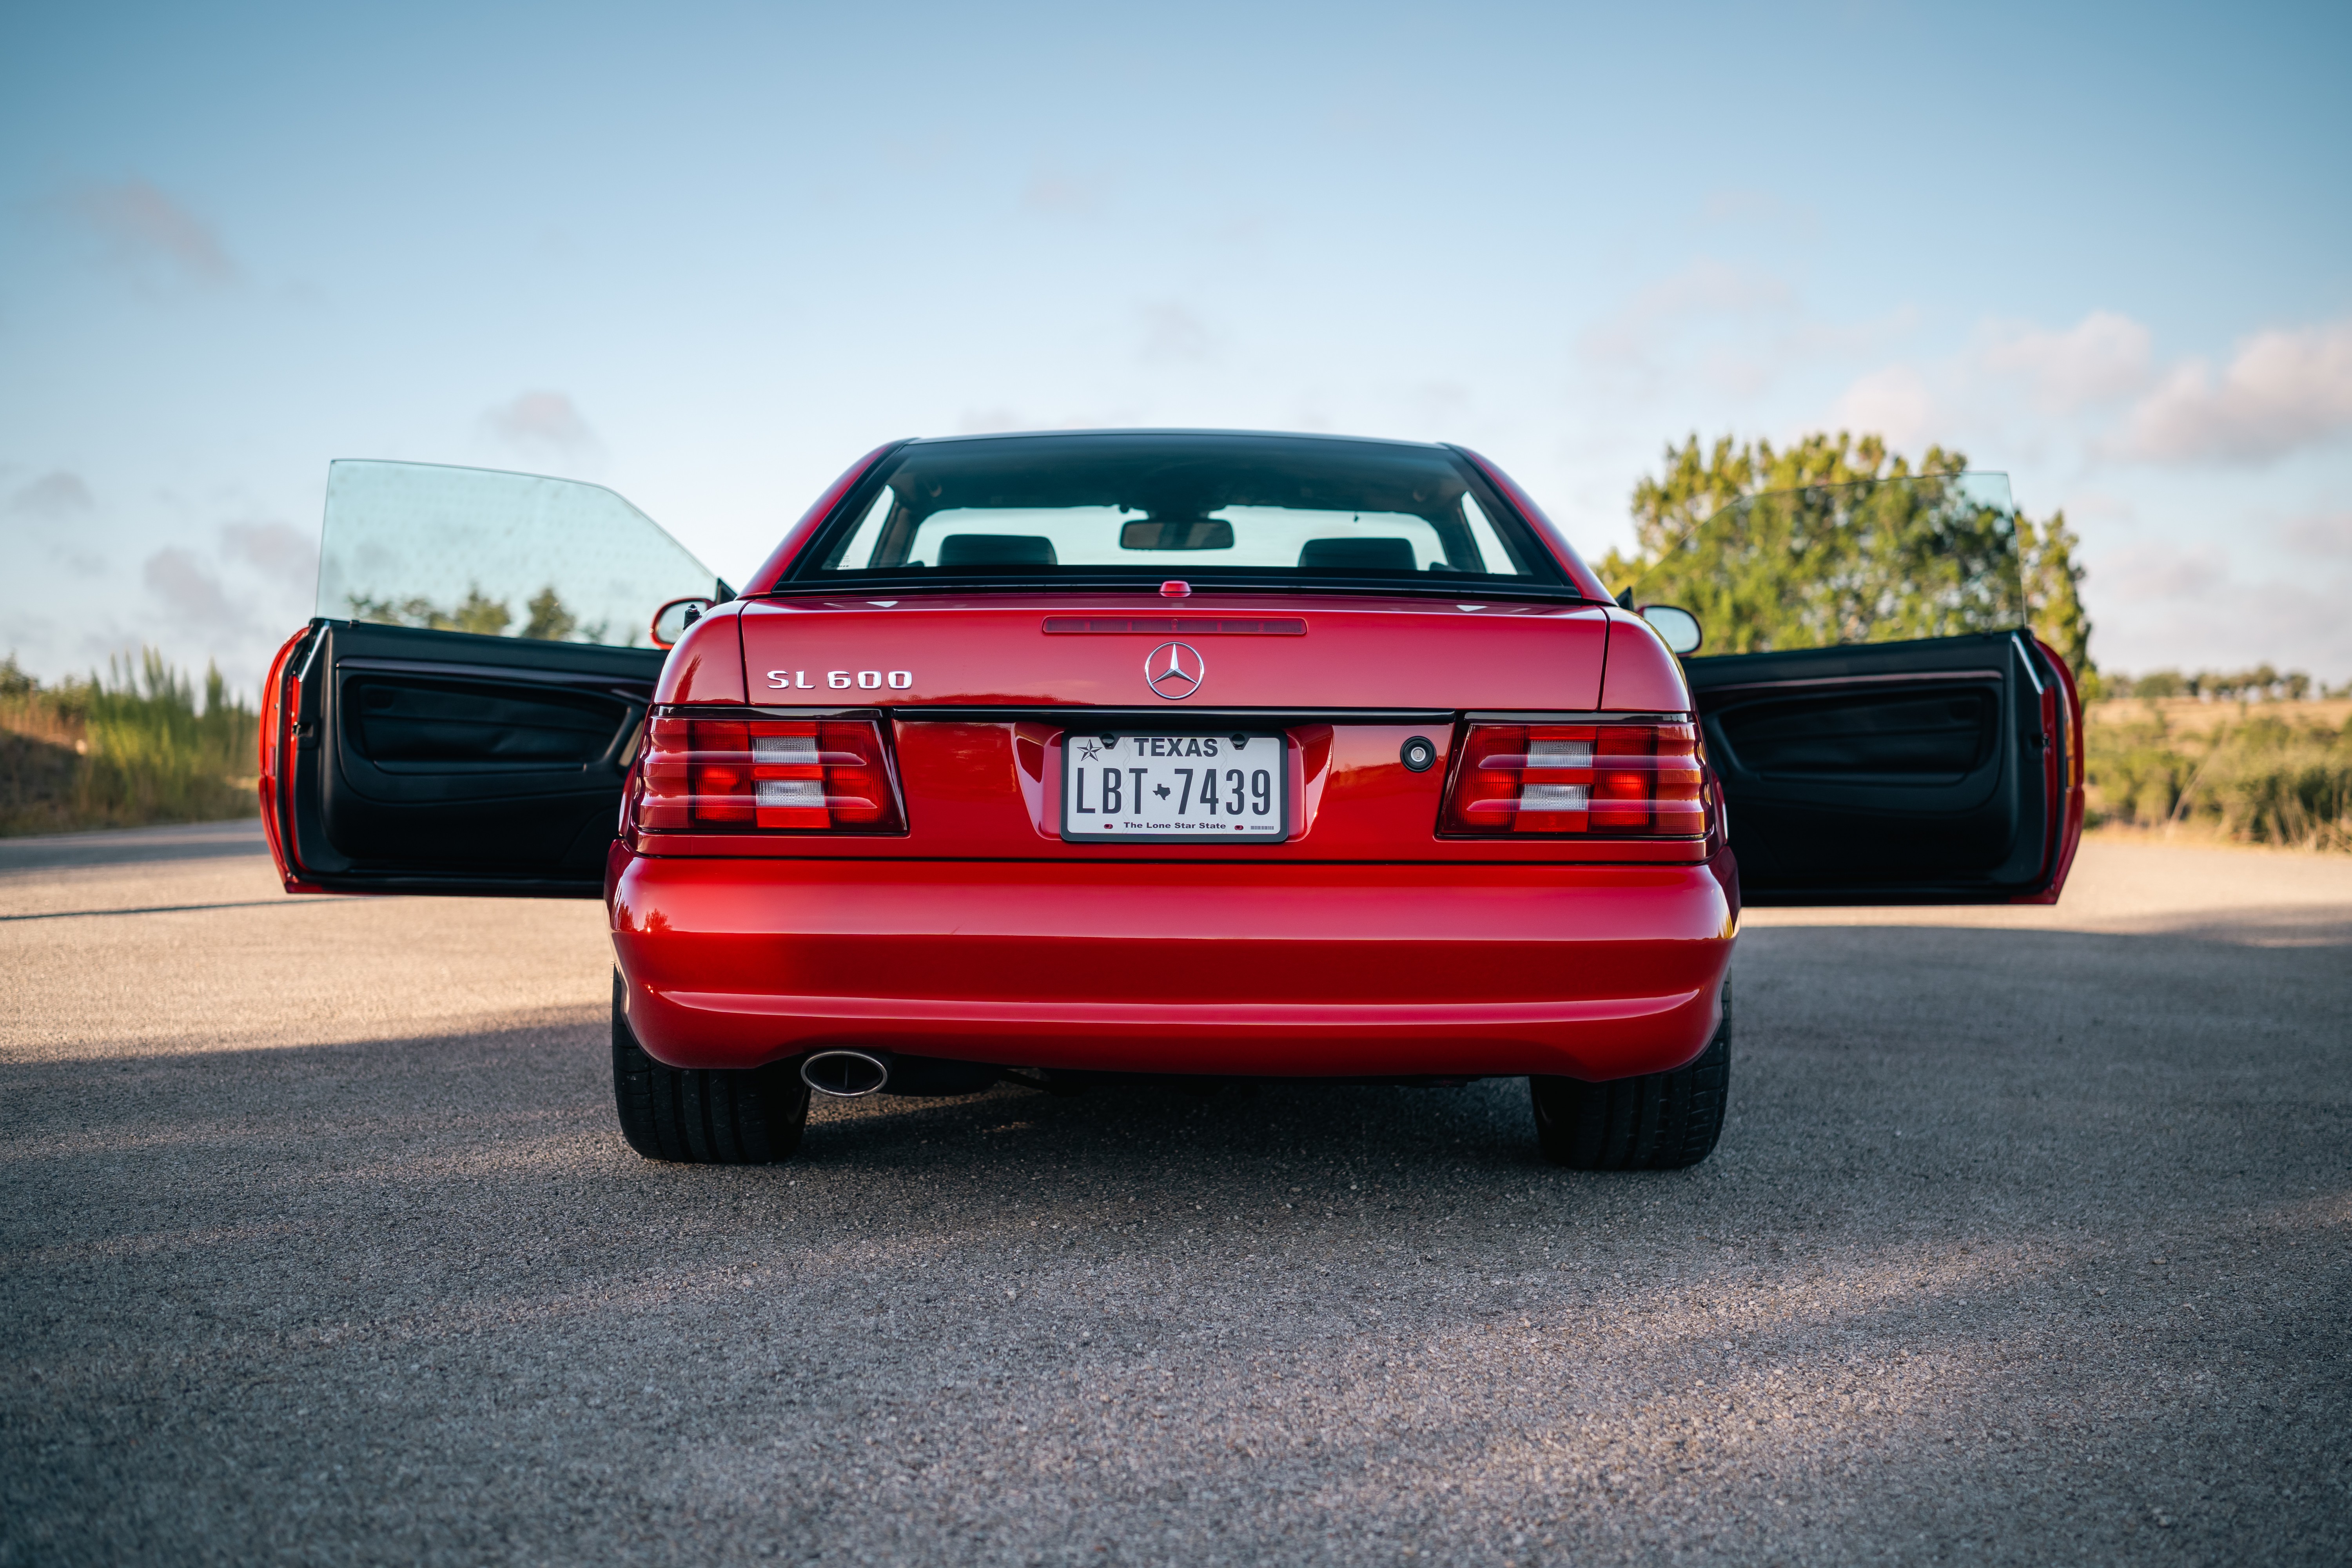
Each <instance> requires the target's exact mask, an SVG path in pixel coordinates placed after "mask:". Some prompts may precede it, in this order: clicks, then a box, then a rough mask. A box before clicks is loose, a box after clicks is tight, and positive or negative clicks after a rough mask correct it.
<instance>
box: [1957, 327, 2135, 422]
mask: <svg viewBox="0 0 2352 1568" xmlns="http://www.w3.org/2000/svg"><path fill="white" fill-rule="evenodd" d="M1986 337H1987V340H1988V341H1987V342H1985V343H1984V346H1983V348H1982V351H1981V353H1980V356H1979V357H1980V359H1981V362H1982V363H1983V365H1984V367H1985V368H1986V369H1987V370H1990V371H1992V372H1994V373H1995V374H2005V375H2015V376H2021V377H2022V378H2024V379H2025V380H2026V381H2027V383H2028V384H2030V385H2031V387H2032V393H2033V399H2034V402H2035V404H2036V405H2039V406H2040V407H2042V409H2044V410H2045V411H2048V412H2050V413H2055V414H2071V413H2073V412H2074V411H2075V410H2077V409H2081V408H2085V407H2090V406H2092V405H2097V404H2102V403H2112V402H2115V401H2116V400H2117V399H2119V398H2124V397H2128V396H2130V395H2133V394H2134V393H2137V392H2139V391H2140V390H2142V389H2143V388H2145V387H2146V386H2147V384H2148V378H2149V376H2150V374H2152V367H2153V364H2154V354H2153V350H2152V339H2151V336H2150V334H2149V332H2148V330H2147V328H2146V327H2144V326H2142V325H2141V324H2140V323H2139V322H2137V321H2133V320H2132V319H2131V318H2130V317H2129V316H2124V315H2118V314H2116V312H2115V311H2112V310H2094V311H2092V312H2091V313H2090V314H2089V315H2087V316H2085V317H2084V318H2083V319H2082V320H2081V321H2077V322H2075V323H2074V325H2073V326H2072V327H2069V328H2067V329H2066V330H2065V331H2062V332H2052V331H2042V329H2040V328H2037V327H2034V326H2032V325H2031V324H2028V323H2024V322H1997V323H1993V324H1991V325H1990V328H1989V330H1988V331H1987V333H1986Z"/></svg>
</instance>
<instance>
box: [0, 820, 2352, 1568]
mask: <svg viewBox="0 0 2352 1568" xmlns="http://www.w3.org/2000/svg"><path fill="white" fill-rule="evenodd" d="M258 847H259V841H258V837H257V834H256V833H255V832H254V830H253V829H252V828H251V827H250V826H238V827H230V828H220V827H209V828H197V829H165V830H158V831H154V832H151V833H146V834H110V835H89V836H82V837H79V838H78V839H70V840H69V839H62V838H59V839H49V840H44V841H30V840H18V841H15V842H14V843H7V842H0V974H5V985H0V998H5V1000H0V1082H5V1098H0V1107H5V1117H6V1129H7V1130H6V1133H5V1139H0V1197H5V1202H0V1312H5V1323H6V1326H7V1331H6V1333H5V1336H0V1563H9V1564H15V1563H45V1564H46V1563H131V1562H137V1563H214V1562H218V1563H273V1562H286V1563H551V1564H552V1563H565V1564H569V1563H733V1562H737V1561H749V1562H769V1561H781V1562H787V1563H789V1562H812V1561H813V1562H824V1563H869V1562H870V1563H1186V1564H1192V1563H1351V1564H1352V1563H1427V1562H1436V1563H1617V1562H1633V1563H1664V1562H1676V1563H1680V1562H1692V1563H1707V1562H1727V1563H1770V1562H1789V1563H1849V1562H1851V1563H1898V1562H1899V1563H1928V1562H1951V1563H2003V1562H2014V1563H2045V1562H2050V1561H2053V1560H2062V1559H2063V1560H2077V1559H2091V1560H2096V1561H2102V1562H2151V1563H2175V1562H2179V1563H2250V1562H2260V1563H2328V1564H2338V1563H2344V1562H2346V1561H2347V1560H2352V1366H2347V1328H2346V1315H2345V1314H2346V1304H2347V1301H2352V1289H2347V1287H2352V1138H2347V1132H2352V1127H2347V1100H2352V1096H2347V1090H2352V1026H2347V1017H2352V858H2333V859H2327V858H2317V857H2298V856H2288V855H2267V854H2262V853H2258V852H2251V851H2231V850H2223V849H2198V848H2187V847H2171V846H2161V845H2137V844H2120V843H2107V842H2095V843H2093V844H2090V845H2088V846H2086V847H2085V848H2084V853H2083V858H2082V860H2081V863H2080V865H2079V867H2078V868H2077V870H2076V873H2075V881H2074V889H2073V890H2072V891H2071V892H2070V893H2069V895H2068V898H2067V900H2066V902H2065V903H2064V904H2063V905H2061V906H2060V907H2059V908H2058V909H2057V910H1989V911H1935V910H1927V911H1921V910H1910V911H1895V912H1886V911H1868V912H1863V913H1859V914H1853V915H1848V914H1842V913H1834V912H1803V911H1792V912H1789V913H1783V914H1759V915H1757V916H1755V917H1753V918H1752V919H1751V920H1750V921H1749V923H1748V930H1747V931H1746V932H1745V933H1744V934H1743V936H1742V938H1741V941H1740V944H1739V955H1738V961H1737V971H1736V975H1737V986H1738V1037H1737V1041H1736V1045H1735V1049H1734V1057H1733V1064H1732V1098H1731V1113H1730V1120H1729V1123H1728V1126H1727V1131H1726V1132H1725V1135H1724V1139H1723V1142H1722V1144H1721V1146H1720V1148H1719V1149H1718V1150H1717V1152H1716V1154H1715V1156H1714V1158H1713V1159H1711V1160H1710V1161H1708V1162H1707V1163H1706V1164H1704V1165H1702V1166H1700V1167H1699V1168H1697V1169H1696V1170H1694V1171H1690V1172H1685V1173H1651V1174H1638V1175H1584V1174H1574V1173H1562V1172H1559V1171H1555V1170H1552V1169H1550V1168H1549V1167H1548V1166H1545V1165H1544V1164H1542V1163H1540V1162H1539V1161H1538V1158H1537V1155H1536V1152H1535V1147H1534V1142H1533V1138H1532V1135H1531V1131H1530V1127H1529V1121H1528V1107H1527V1096H1526V1089H1525V1087H1524V1085H1522V1084H1518V1083H1512V1082H1496V1083H1489V1084H1483V1085H1478V1086H1475V1087H1472V1088H1469V1089H1457V1090H1412V1089H1367V1088H1336V1089H1318V1088H1313V1087H1308V1086H1298V1085H1271V1086H1265V1087H1260V1088H1257V1089H1223V1090H1222V1091H1219V1092H1216V1093H1213V1094H1210V1095H1206V1096H1202V1095H1197V1094H1192V1093H1186V1092H1181V1091H1178V1090H1174V1089H1150V1088H1125V1089H1108V1090H1102V1091H1098V1092H1095V1093H1090V1094H1086V1095H1081V1096H1076V1097H1072V1098H1066V1099H1064V1098H1051V1097H1047V1096H1045V1095H1041V1094H1035V1093H1032V1092H1030V1091H1028V1090H1025V1089H1009V1088H1008V1089H998V1090H995V1091H992V1092H991V1093H989V1094H986V1095H982V1096H977V1097H973V1098H971V1099H965V1100H943V1101H940V1100H892V1099H877V1100H864V1101H856V1102H851V1103H838V1102H836V1103H833V1104H829V1105H826V1106H824V1107H823V1108H821V1109H820V1110H818V1112H817V1113H816V1115H815V1117H814V1120H813V1121H812V1124H811V1127H810V1131H809V1135H808V1138H807V1141H806V1144H805V1146H804V1150H803V1153H802V1155H801V1156H800V1157H799V1158H798V1159H797V1160H796V1161H794V1162H793V1163H790V1164H786V1165H780V1166H775V1167H770V1168H763V1169H719V1170H710V1169H697V1168H691V1167H685V1166H672V1165H662V1164H656V1163H648V1162H646V1161H644V1160H641V1159H639V1158H638V1157H637V1156H635V1154H633V1153H631V1152H629V1151H628V1150H627V1148H626V1147H625V1145H623V1143H622V1142H621V1141H620V1138H619V1136H618V1134H617V1132H616V1131H615V1129H614V1120H613V1110H612V1104H611V1090H610V1087H609V1076H608V1063H607V1057H606V1042H605V1006H606V998H607V986H608V984H609V982H608V978H607V976H608V970H609V963H610V956H609V955H610V948H609V945H608V943H607V942H606V939H605V937H604V931H603V927H602V923H601V910H598V909H597V908H596V907H595V906H594V905H593V904H590V903H533V902H508V901H498V900H427V899H399V900H321V899H289V898H285V897H282V896H281V895H279V894H278V892H277V890H276V886H275V883H274V881H273V879H272V878H271V875H270V873H269V870H268V863H267V860H266V858H262V857H261V856H260V855H259V854H258Z"/></svg>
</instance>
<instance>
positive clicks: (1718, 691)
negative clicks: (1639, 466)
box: [1638, 474, 2083, 905]
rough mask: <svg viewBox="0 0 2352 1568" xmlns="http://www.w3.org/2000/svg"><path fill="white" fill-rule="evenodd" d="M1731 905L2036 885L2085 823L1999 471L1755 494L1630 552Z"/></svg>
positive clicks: (2068, 678) (2075, 744)
mask: <svg viewBox="0 0 2352 1568" xmlns="http://www.w3.org/2000/svg"><path fill="white" fill-rule="evenodd" d="M1638 589H1639V592H1640V593H1641V594H1642V595H1643V596H1645V597H1650V598H1655V599H1658V600H1662V601H1665V602H1669V603H1674V604H1677V605H1683V606H1685V607H1687V608H1689V609H1691V610H1692V611H1693V612H1694V613H1695V614H1696V616H1698V618H1699V620H1700V622H1701V623H1702V625H1703V626H1705V628H1706V637H1707V651H1706V656H1705V657H1691V658H1685V661H1684V669H1685V674H1686V675H1687V677H1688V679H1689V681H1690V685H1691V689H1692V695H1693V697H1694V700H1696V703H1697V705H1698V712H1699V720H1700V723H1701V726H1702V729H1703V731H1704V734H1705V737H1706V752H1707V757H1708V760H1709V762H1710V763H1712V764H1713V766H1714V769H1715V772H1716V774H1717V777H1718V778H1719V779H1720V780H1721V782H1722V787H1723V792H1724V798H1725V804H1726V807H1727V816H1728V820H1729V827H1730V838H1729V841H1730V844H1731V847H1732V849H1733V852H1734V853H1735V854H1736V855H1737V856H1738V861H1739V880H1740V889H1741V895H1742V898H1743V899H1744V900H1745V901H1747V902H1748V903H1751V904H1759V905H1764V904H1895V903H1948V904H1982V903H2015V902H2023V903H2054V902H2056V901H2057V899H2058V894H2059V891H2060V889H2062V888H2063V886H2064V884H2065V879H2066V872H2067V869H2068V868H2069V866H2070V865H2071V863H2072V861H2073V859H2074V847H2075V845H2076V843H2077V841H2078V840H2079V839H2080V837H2081V835H2082V826H2083V757H2082V742H2081V736H2082V722H2083V717H2082V703H2081V700H2080V699H2079V697H2078V696H2077V694H2076V692H2075V689H2074V676H2073V673H2072V672H2071V671H2070V670H2068V669H2067V668H2066V666H2065V663H2064V661H2063V659H2061V658H2059V657H2058V655H2057V654H2056V653H2055V652H2054V651H2053V650H2052V649H2051V648H2050V647H2047V646H2046V645H2044V644H2042V642H2040V641H2039V640H2037V639H2036V638H2035V637H2034V636H2033V635H2032V632H2031V631H2030V630H2028V629H2027V621H2028V618H2029V616H2028V597H2027V594H2026V590H2025V585H2024V578H2023V574H2022V570H2021V561H2020V552H2019V541H2018V530H2017V523H2016V516H2015V512H2014V510H2013V509H2012V508H2011V505H2010V501H2009V485H2008V480H2007V478H2006V477H2005V476H2003V475H1999V474H1948V475H1934V476H1927V477H1921V478H1901V479H1885V480H1876V481H1871V482H1868V483H1864V484H1857V485H1835V486H1819V487H1814V488H1811V489H1802V490H1790V491H1781V492H1774V493H1769V494H1765V495H1759V496H1755V497H1752V498H1749V499H1748V500H1743V501H1741V502H1739V503H1738V504H1737V505H1735V506H1732V507H1729V508H1727V509H1726V510H1723V511H1721V512H1718V513H1717V514H1715V516H1713V517H1711V518H1709V519H1708V520H1707V521H1706V522H1704V523H1702V524H1700V525H1699V526H1698V527H1697V528H1696V530H1694V531H1692V533H1691V534H1690V535H1689V537H1688V538H1686V539H1685V540H1683V541H1680V542H1677V544H1676V545H1675V546H1674V547H1673V548H1672V549H1670V550H1669V551H1668V552H1665V554H1664V557H1663V558H1662V559H1661V560H1660V561H1659V562H1658V563H1657V564H1656V565H1655V566H1654V567H1653V568H1652V569H1651V570H1650V572H1649V573H1647V574H1645V575H1644V576H1643V580H1642V582H1641V583H1640V584H1638Z"/></svg>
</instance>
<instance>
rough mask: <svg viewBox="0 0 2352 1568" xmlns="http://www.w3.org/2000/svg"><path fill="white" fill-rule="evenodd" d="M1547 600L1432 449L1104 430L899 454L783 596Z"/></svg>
mask: <svg viewBox="0 0 2352 1568" xmlns="http://www.w3.org/2000/svg"><path fill="white" fill-rule="evenodd" d="M1171 577H1180V578H1182V579H1184V580H1185V581H1187V582H1191V583H1194V584H1219V583H1225V584H1235V585H1244V584H1261V585H1280V586H1300V585H1317V584H1333V585H1342V586H1357V587H1363V586H1371V585H1383V586H1394V587H1398V588H1402V589H1406V590H1408V591H1410V590H1413V589H1435V590H1437V591H1441V592H1448V593H1452V592H1458V591H1460V590H1461V589H1462V588H1463V587H1464V586H1465V585H1467V584H1471V583H1485V584H1498V583H1499V584H1540V585H1543V586H1545V587H1548V588H1550V589H1552V590H1553V591H1555V592H1557V591H1560V590H1561V589H1563V588H1565V586H1566V584H1565V582H1564V579H1563V578H1562V576H1561V574H1560V572H1559V567H1558V566H1557V565H1556V564H1555V563H1553V562H1552V561H1551V560H1550V558H1549V556H1548V555H1547V554H1546V553H1545V552H1543V550H1542V549H1541V548H1540V547H1539V546H1538V545H1537V544H1536V542H1535V541H1534V540H1533V539H1532V538H1530V537H1529V536H1528V532H1527V531H1526V529H1525V528H1524V527H1523V526H1522V525H1521V524H1520V523H1519V522H1518V521H1517V518H1515V517H1513V516H1512V515H1511V514H1510V513H1509V512H1508V511H1507V510H1506V509H1505V508H1504V507H1502V506H1501V505H1500V504H1499V502H1498V501H1496V500H1495V499H1494V498H1493V496H1492V495H1491V494H1490V493H1489V492H1487V491H1486V489H1485V488H1484V486H1483V484H1482V483H1481V482H1480V481H1479V480H1478V479H1477V477H1476V475H1475V473H1474V472H1473V471H1472V470H1471V469H1470V468H1469V465H1468V464H1467V463H1465V462H1464V461H1463V460H1462V459H1461V458H1457V457H1456V456H1455V455H1454V453H1452V452H1450V451H1448V450H1446V449H1445V448H1444V447H1419V446H1410V445H1406V444H1404V443H1402V442H1381V441H1351V440H1340V439H1333V438H1326V437H1296V436H1248V435H1216V434H1206V433H1193V432H1182V431H1169V432H1159V431H1135V432H1129V431H1118V432H1104V433H1100V434H1087V435H1071V436H1013V437H971V438H963V439H956V440H944V441H920V442H914V443H910V444H909V445H908V446H907V447H902V448H900V450H899V451H898V452H897V453H895V454H893V456H892V457H891V458H888V459H886V461H885V462H884V464H883V465H882V466H881V468H879V470H878V471H877V473H876V474H875V475H873V476H872V477H870V478H869V479H867V480H866V482H865V484H864V485H862V486H861V487H860V488H859V489H858V490H857V491H856V492H855V493H854V494H853V495H852V496H851V498H850V500H849V502H848V504H847V505H846V506H845V508H844V510H843V511H842V513H841V514H840V515H838V516H836V517H835V519H834V521H833V522H832V524H831V525H830V526H829V528H828V529H827V531H826V532H825V534H824V536H823V537H822V538H820V539H819V540H818V541H817V542H816V543H815V545H814V548H813V549H812V550H811V551H810V552H809V554H808V556H807V558H806V562H805V563H804V564H803V565H802V566H801V567H800V568H798V569H797V570H796V571H795V572H794V573H793V578H794V580H797V581H831V582H838V581H840V580H841V579H844V578H850V579H855V580H857V581H861V582H883V581H889V580H894V579H895V580H900V581H904V580H908V579H913V580H919V581H925V582H938V581H941V580H947V579H956V578H967V579H981V580H987V581H996V582H1003V581H1005V580H1007V579H1013V580H1019V581H1024V582H1043V583H1046V584H1118V583H1128V582H1132V583H1136V584H1144V583H1149V584H1159V583H1160V582H1163V581H1165V580H1167V579H1169V578H1171Z"/></svg>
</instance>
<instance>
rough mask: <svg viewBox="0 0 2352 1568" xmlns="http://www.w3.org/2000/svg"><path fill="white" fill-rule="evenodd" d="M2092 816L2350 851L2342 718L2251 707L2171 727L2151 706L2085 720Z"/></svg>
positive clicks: (2350, 766)
mask: <svg viewBox="0 0 2352 1568" xmlns="http://www.w3.org/2000/svg"><path fill="white" fill-rule="evenodd" d="M2085 763H2086V766H2087V772H2088V775H2089V784H2090V791H2091V805H2092V813H2093V820H2094V821H2095V822H2115V823H2125V824H2130V825H2134V826H2143V827H2157V826H2168V825H2172V824H2177V823H2185V824H2189V825H2191V826H2197V827H2201V828H2203V829H2205V830H2207V831H2210V832H2219V833H2221V834H2224V835H2227V836H2228V837H2231V838H2235V839H2239V840H2241V841H2242V842H2245V843H2250V844H2278V845H2287V846H2293V847H2300V848H2314V849H2352V721H2347V723H2346V724H2344V725H2342V726H2340V727H2338V726H2334V725H2328V724H2324V723H2319V722H2316V721H2312V720H2310V719H2307V718H2303V717H2300V716H2296V717H2292V718H2289V717H2281V716H2279V715H2277V714H2273V713H2262V712H2256V713H2253V714H2252V715H2251V716H2245V717H2241V718H2238V719H2236V720H2234V721H2226V720H2225V721H2222V722H2221V723H2219V724H2217V725H2215V726H2214V728H2213V729H2212V731H2210V733H2207V734H2193V733H2177V732H2175V731H2173V729H2172V727H2171V726H2170V724H2169V723H2168V722H2167V721H2166V719H2165V717H2164V715H2163V714H2162V713H2161V712H2159V711H2158V710H2156V709H2154V708H2153V707H2152V706H2151V707H2150V708H2149V709H2148V710H2147V712H2146V714H2145V715H2142V716H2136V717H2134V718H2131V719H2128V720H2125V721H2106V722H2101V723H2095V724H2093V725H2092V726H2091V728H2090V742H2089V745H2088V748H2087V750H2086V753H2085Z"/></svg>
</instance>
